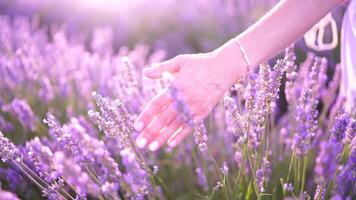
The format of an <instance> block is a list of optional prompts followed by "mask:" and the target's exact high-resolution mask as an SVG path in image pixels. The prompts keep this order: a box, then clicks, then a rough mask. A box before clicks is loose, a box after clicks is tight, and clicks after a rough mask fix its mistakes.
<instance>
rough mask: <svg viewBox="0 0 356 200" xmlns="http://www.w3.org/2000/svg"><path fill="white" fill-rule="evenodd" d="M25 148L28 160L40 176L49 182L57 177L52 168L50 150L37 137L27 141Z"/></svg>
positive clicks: (51, 153)
mask: <svg viewBox="0 0 356 200" xmlns="http://www.w3.org/2000/svg"><path fill="white" fill-rule="evenodd" d="M26 149H27V155H28V157H29V159H30V161H31V162H32V164H33V165H34V168H35V170H36V172H37V173H38V175H39V176H40V177H41V178H43V179H44V180H45V181H47V182H49V183H51V182H52V181H54V180H56V179H58V178H59V174H58V172H56V170H55V168H54V167H55V166H54V164H53V156H54V154H53V152H52V150H51V149H50V148H49V147H48V146H45V145H43V144H42V143H41V141H40V139H39V138H38V137H35V138H34V139H32V140H30V141H28V142H27V143H26Z"/></svg>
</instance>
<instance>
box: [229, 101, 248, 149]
mask: <svg viewBox="0 0 356 200" xmlns="http://www.w3.org/2000/svg"><path fill="white" fill-rule="evenodd" d="M224 107H225V114H226V115H227V116H226V117H227V124H228V131H229V129H230V130H231V132H233V133H234V135H235V136H237V142H238V143H240V144H242V143H245V142H246V141H247V122H246V120H245V119H244V118H243V117H242V116H241V115H240V114H239V113H238V110H237V106H236V102H235V100H234V99H232V98H231V97H227V96H226V97H225V98H224Z"/></svg>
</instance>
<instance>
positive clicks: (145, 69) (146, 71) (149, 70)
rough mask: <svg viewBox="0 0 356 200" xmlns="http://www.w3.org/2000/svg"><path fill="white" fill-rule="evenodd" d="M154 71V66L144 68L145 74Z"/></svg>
mask: <svg viewBox="0 0 356 200" xmlns="http://www.w3.org/2000/svg"><path fill="white" fill-rule="evenodd" d="M153 71H154V69H152V68H144V69H143V74H150V73H152V72H153Z"/></svg>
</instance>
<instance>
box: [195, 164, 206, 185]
mask: <svg viewBox="0 0 356 200" xmlns="http://www.w3.org/2000/svg"><path fill="white" fill-rule="evenodd" d="M195 173H196V174H197V181H198V185H199V186H200V187H201V188H202V189H203V190H204V191H208V189H209V186H208V182H207V179H206V176H205V174H204V171H203V169H202V168H201V167H198V168H196V169H195Z"/></svg>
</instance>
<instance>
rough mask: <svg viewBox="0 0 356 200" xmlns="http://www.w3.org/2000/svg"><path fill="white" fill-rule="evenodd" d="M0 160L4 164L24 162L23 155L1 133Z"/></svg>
mask: <svg viewBox="0 0 356 200" xmlns="http://www.w3.org/2000/svg"><path fill="white" fill-rule="evenodd" d="M0 158H1V160H2V161H3V162H8V161H12V160H16V161H22V155H21V154H20V153H19V151H18V150H17V148H16V147H15V145H14V144H13V143H12V142H11V141H10V140H9V139H7V138H6V137H5V136H4V135H3V133H2V132H1V131H0Z"/></svg>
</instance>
